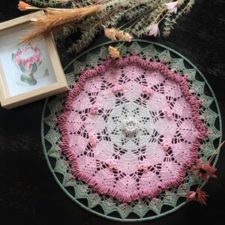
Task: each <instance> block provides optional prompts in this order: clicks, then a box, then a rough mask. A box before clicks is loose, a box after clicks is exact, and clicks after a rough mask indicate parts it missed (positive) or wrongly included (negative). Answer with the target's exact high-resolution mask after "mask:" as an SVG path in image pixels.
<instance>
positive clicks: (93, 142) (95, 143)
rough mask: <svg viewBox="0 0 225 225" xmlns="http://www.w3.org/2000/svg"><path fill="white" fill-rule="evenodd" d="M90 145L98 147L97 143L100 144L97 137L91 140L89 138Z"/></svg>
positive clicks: (92, 137)
mask: <svg viewBox="0 0 225 225" xmlns="http://www.w3.org/2000/svg"><path fill="white" fill-rule="evenodd" d="M89 143H90V145H91V146H92V147H96V145H97V143H98V140H97V138H96V137H95V136H93V135H92V136H91V137H90V138H89Z"/></svg>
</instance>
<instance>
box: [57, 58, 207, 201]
mask: <svg viewBox="0 0 225 225" xmlns="http://www.w3.org/2000/svg"><path fill="white" fill-rule="evenodd" d="M199 110H200V102H199V100H198V99H197V98H196V97H195V96H194V95H192V94H191V92H190V91H189V87H188V80H187V78H186V77H184V76H181V75H180V74H178V73H174V72H172V71H171V70H170V69H169V68H168V67H167V66H165V65H164V64H163V63H160V62H153V61H147V60H144V59H142V58H141V57H138V56H128V57H126V58H122V59H119V60H110V59H108V60H106V61H105V62H103V63H102V64H101V65H100V66H97V67H96V68H94V69H89V70H86V71H84V72H83V73H82V74H81V76H80V79H79V81H78V83H77V84H76V85H75V87H74V88H73V89H72V90H71V91H70V92H69V93H68V96H67V99H66V101H65V110H64V111H63V112H62V114H61V115H59V117H58V122H59V129H60V132H61V134H62V141H61V144H60V145H61V148H62V151H63V152H64V153H65V155H66V156H67V158H68V159H69V161H70V164H71V168H72V173H73V175H74V176H75V177H76V178H79V179H80V180H82V181H85V182H86V183H87V184H88V185H90V186H91V187H92V188H93V189H94V190H95V191H96V192H98V193H99V194H108V195H110V196H112V197H114V198H116V199H117V200H119V201H121V202H131V201H134V200H137V199H140V198H143V197H147V198H154V197H156V196H157V195H158V194H159V193H160V192H162V191H163V190H167V189H169V188H172V187H176V186H178V185H179V184H180V183H182V182H183V180H184V176H185V173H186V169H187V168H188V167H189V166H191V165H192V164H193V163H194V162H195V161H196V159H197V156H198V148H199V146H200V142H201V141H202V140H204V139H205V137H206V136H207V130H206V127H205V125H204V124H203V122H202V121H201V119H200V115H199Z"/></svg>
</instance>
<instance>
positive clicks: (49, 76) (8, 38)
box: [0, 12, 68, 109]
mask: <svg viewBox="0 0 225 225" xmlns="http://www.w3.org/2000/svg"><path fill="white" fill-rule="evenodd" d="M42 13H43V12H36V13H32V14H29V15H26V16H23V17H19V18H16V19H13V20H9V21H6V22H3V23H0V102H1V106H2V107H5V108H8V109H10V108H14V107H17V106H20V105H23V104H26V103H29V102H33V101H36V100H39V99H41V98H44V97H48V96H50V95H54V94H57V93H59V92H63V91H66V90H67V89H68V86H67V82H66V79H65V76H64V72H63V69H62V66H61V63H60V60H59V57H58V54H57V50H56V47H55V45H54V40H53V38H52V36H51V35H48V36H47V37H43V38H41V39H38V40H35V41H32V42H30V43H26V44H25V43H21V38H22V37H23V36H24V35H25V34H26V33H27V32H29V28H30V26H31V23H32V21H35V18H36V17H37V16H40V14H42Z"/></svg>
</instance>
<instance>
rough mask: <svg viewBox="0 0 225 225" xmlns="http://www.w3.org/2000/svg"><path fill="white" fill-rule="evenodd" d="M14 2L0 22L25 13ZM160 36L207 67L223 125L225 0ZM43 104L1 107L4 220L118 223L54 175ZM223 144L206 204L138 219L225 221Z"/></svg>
mask: <svg viewBox="0 0 225 225" xmlns="http://www.w3.org/2000/svg"><path fill="white" fill-rule="evenodd" d="M16 4H17V0H8V1H6V0H1V1H0V22H2V21H5V20H8V19H12V18H15V17H17V16H20V15H22V13H21V12H19V11H17V9H16ZM101 40H102V39H101V38H100V37H99V38H98V39H97V42H101ZM158 42H160V43H163V44H165V45H167V46H169V47H171V48H173V49H175V50H177V51H178V52H180V53H181V54H183V55H184V56H186V57H187V58H188V59H190V60H191V61H192V62H193V63H194V64H195V65H196V66H197V67H198V68H199V69H200V71H201V72H203V74H204V75H205V77H206V78H207V80H208V81H209V83H210V85H211V86H212V88H213V90H214V92H215V95H216V97H217V99H218V102H219V106H220V110H221V114H222V120H223V127H224V121H225V116H224V115H225V0H197V4H196V5H195V6H194V8H193V10H192V12H191V13H190V14H189V15H188V16H186V17H183V18H182V19H181V20H180V21H179V24H178V25H177V27H176V29H175V30H174V31H173V33H172V35H171V36H170V37H169V38H168V39H166V40H165V39H163V38H160V39H159V40H158ZM59 52H60V57H61V60H62V64H63V66H65V65H66V64H67V63H68V62H69V61H70V60H71V59H72V57H71V56H68V55H67V54H66V53H65V51H64V50H63V49H59ZM43 104H44V100H42V101H39V102H35V103H31V104H29V105H26V106H23V107H19V108H17V109H13V110H5V109H1V108H0V224H1V225H8V224H30V225H35V224H39V225H44V224H50V223H51V224H53V223H55V224H62V223H63V224H67V223H70V224H82V225H103V224H119V222H113V221H110V220H106V219H102V218H100V217H97V216H95V215H93V214H92V213H90V212H86V211H85V210H83V209H81V208H80V207H79V206H77V205H76V204H75V203H74V202H72V201H71V200H70V199H69V198H68V197H67V196H66V195H65V193H64V192H63V191H62V190H61V189H60V187H59V186H58V185H57V183H56V182H55V180H54V179H53V176H52V174H51V173H50V171H49V169H48V167H47V164H46V161H45V158H44V154H43V150H42V144H41V113H42V110H43ZM223 133H224V132H223ZM223 138H224V137H223ZM224 150H225V149H223V150H222V152H221V155H220V158H219V161H218V164H217V168H218V173H217V175H218V179H216V180H210V181H209V183H208V184H207V186H206V187H205V190H206V191H207V193H208V194H209V199H208V204H207V205H206V206H201V205H198V204H195V203H189V204H187V205H186V206H184V207H182V208H181V209H179V210H178V211H176V212H174V213H172V214H170V215H168V216H165V217H163V218H161V219H157V220H154V221H148V222H143V223H140V224H156V225H160V224H163V225H167V224H171V225H176V224H179V225H180V224H183V225H186V224H197V223H201V224H204V225H206V224H211V225H217V224H225V163H224V159H225V152H224ZM133 224H135V223H133Z"/></svg>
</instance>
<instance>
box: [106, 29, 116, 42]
mask: <svg viewBox="0 0 225 225" xmlns="http://www.w3.org/2000/svg"><path fill="white" fill-rule="evenodd" d="M104 32H105V36H106V37H107V38H109V39H110V40H112V41H116V40H117V39H116V33H117V30H116V29H115V28H106V29H105V30H104Z"/></svg>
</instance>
